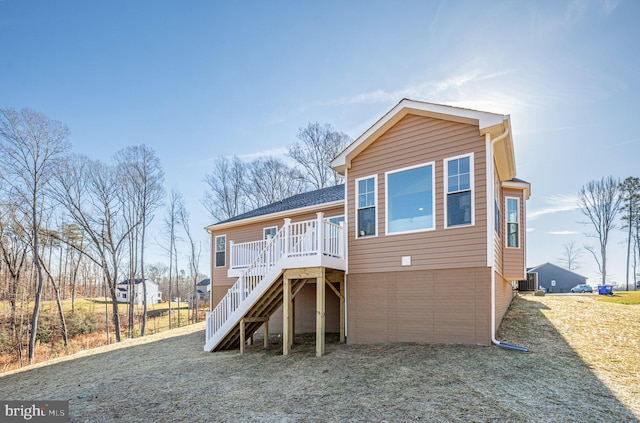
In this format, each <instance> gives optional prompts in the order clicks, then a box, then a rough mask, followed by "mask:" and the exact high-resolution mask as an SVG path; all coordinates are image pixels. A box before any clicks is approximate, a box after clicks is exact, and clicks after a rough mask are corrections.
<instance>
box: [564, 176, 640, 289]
mask: <svg viewBox="0 0 640 423" xmlns="http://www.w3.org/2000/svg"><path fill="white" fill-rule="evenodd" d="M578 206H579V208H580V211H581V212H582V214H583V215H584V216H585V217H586V218H587V219H588V221H587V222H586V223H587V224H590V225H591V226H592V228H593V232H590V233H587V234H586V235H587V236H588V237H591V238H595V239H596V240H597V246H593V245H588V244H587V245H585V246H584V248H585V250H587V251H588V252H589V253H590V254H591V255H592V256H593V258H594V260H595V262H596V264H597V267H598V271H599V273H600V276H601V284H602V285H605V284H606V283H607V246H608V243H609V237H610V235H611V233H612V231H613V230H615V229H616V228H617V227H620V228H621V229H622V230H623V231H625V234H626V236H627V242H626V244H627V245H626V250H627V251H626V269H625V270H626V272H625V283H626V289H627V291H628V290H629V279H630V273H631V279H632V280H631V282H632V284H633V286H634V287H635V280H636V277H637V276H638V263H640V179H639V178H636V177H633V176H630V177H628V178H626V179H624V180H623V181H620V180H619V179H617V178H615V177H613V176H608V177H603V178H601V179H597V180H592V181H589V182H588V183H587V184H585V185H584V186H582V188H580V190H579V192H578ZM577 254H579V251H577V249H575V248H574V246H573V245H566V246H565V255H566V256H567V257H566V259H567V262H568V263H572V262H575V257H576V255H577Z"/></svg>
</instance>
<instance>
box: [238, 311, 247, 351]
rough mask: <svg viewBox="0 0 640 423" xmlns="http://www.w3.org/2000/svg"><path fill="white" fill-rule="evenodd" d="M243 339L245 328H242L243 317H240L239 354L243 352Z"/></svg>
mask: <svg viewBox="0 0 640 423" xmlns="http://www.w3.org/2000/svg"><path fill="white" fill-rule="evenodd" d="M246 341H247V340H246V339H245V328H244V319H240V355H243V354H244V346H245V343H246Z"/></svg>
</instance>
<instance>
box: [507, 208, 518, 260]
mask: <svg viewBox="0 0 640 423" xmlns="http://www.w3.org/2000/svg"><path fill="white" fill-rule="evenodd" d="M518 206H519V204H518V199H517V198H507V247H510V248H518V247H520V213H519V210H518V209H519V207H518Z"/></svg>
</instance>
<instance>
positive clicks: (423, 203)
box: [386, 163, 435, 234]
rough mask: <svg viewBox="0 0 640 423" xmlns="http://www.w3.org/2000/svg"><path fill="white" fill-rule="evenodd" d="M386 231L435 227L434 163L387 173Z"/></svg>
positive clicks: (400, 231) (406, 230)
mask: <svg viewBox="0 0 640 423" xmlns="http://www.w3.org/2000/svg"><path fill="white" fill-rule="evenodd" d="M386 178H387V181H386V193H387V204H386V207H387V208H386V212H387V213H386V217H387V218H386V222H387V234H397V233H406V232H416V231H424V230H429V229H434V228H435V219H434V216H435V210H434V205H435V201H434V197H433V196H434V192H435V189H434V177H433V163H428V164H423V165H419V166H415V167H411V168H406V169H401V170H396V171H393V172H387V173H386Z"/></svg>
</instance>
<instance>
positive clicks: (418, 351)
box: [0, 295, 640, 422]
mask: <svg viewBox="0 0 640 423" xmlns="http://www.w3.org/2000/svg"><path fill="white" fill-rule="evenodd" d="M639 307H640V306H634V305H631V306H629V305H621V304H611V303H606V302H602V301H598V296H589V295H585V296H562V297H561V296H558V297H554V296H546V297H533V296H525V297H520V298H517V299H516V300H514V302H513V305H512V307H511V310H510V311H509V313H508V314H507V316H506V318H505V320H504V322H503V325H502V326H501V329H500V333H499V339H504V340H505V341H507V342H511V343H514V344H519V345H524V346H527V347H529V348H530V349H531V352H529V353H517V352H513V351H508V350H504V349H500V348H495V347H482V346H461V345H425V344H399V345H398V344H396V345H340V344H337V343H329V344H328V345H327V354H326V356H324V357H322V358H316V357H315V355H314V347H313V336H310V337H309V336H303V337H298V338H297V341H298V344H296V345H294V348H293V351H292V354H291V355H290V356H288V357H283V356H281V355H280V346H279V339H278V338H277V337H274V338H272V339H271V347H270V349H268V350H267V351H264V350H262V348H261V345H259V344H257V345H255V346H252V347H249V348H248V352H247V353H246V354H245V355H244V356H240V355H239V354H238V353H237V351H228V352H221V353H214V354H211V353H205V352H202V346H203V343H204V333H203V325H202V324H198V325H194V326H189V327H184V328H180V329H177V330H175V331H171V332H165V333H161V334H157V335H151V336H149V337H145V338H138V339H134V340H131V341H127V342H125V343H122V344H119V345H111V346H109V347H103V348H100V349H96V350H93V351H90V352H85V353H80V354H76V355H73V356H70V357H64V358H61V359H58V360H56V361H55V362H50V363H42V364H39V365H34V366H32V367H29V368H26V369H23V370H19V371H15V372H12V373H8V374H5V375H0V398H1V399H4V400H14V399H15V400H31V399H33V400H35V399H49V400H66V399H68V400H70V412H71V421H73V422H111V421H116V422H118V421H120V422H200V421H212V422H213V421H216V422H244V421H246V422H250V421H251V422H253V421H260V422H265V421H266V422H268V421H277V422H280V421H285V422H297V421H303V422H307V421H317V422H327V421H328V422H334V421H335V422H359V421H363V422H383V421H388V422H403V421H429V422H440V421H442V422H487V421H492V422H572V421H573V422H587V421H588V422H598V421H602V422H613V421H615V422H626V421H629V422H632V421H637V419H638V418H640V390H639V389H640V364H639V361H640V349H639V346H638V339H639V336H640V327H639V324H640V323H639V322H638V320H639V318H640V308H639Z"/></svg>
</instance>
